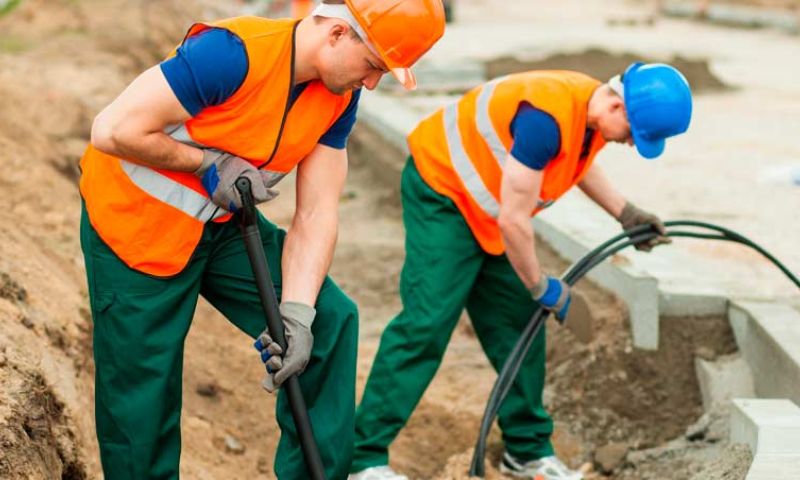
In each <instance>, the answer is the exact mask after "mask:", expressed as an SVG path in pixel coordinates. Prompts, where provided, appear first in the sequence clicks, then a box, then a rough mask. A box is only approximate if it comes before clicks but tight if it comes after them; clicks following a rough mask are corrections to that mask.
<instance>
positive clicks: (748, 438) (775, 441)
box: [731, 399, 800, 478]
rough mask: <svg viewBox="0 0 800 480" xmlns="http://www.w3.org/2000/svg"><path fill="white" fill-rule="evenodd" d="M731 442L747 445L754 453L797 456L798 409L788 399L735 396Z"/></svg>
mask: <svg viewBox="0 0 800 480" xmlns="http://www.w3.org/2000/svg"><path fill="white" fill-rule="evenodd" d="M731 442H733V443H743V444H745V445H747V446H749V447H750V451H752V452H753V454H754V455H756V456H757V455H759V454H781V455H800V408H798V407H797V405H795V404H794V403H792V402H791V401H790V400H788V399H780V400H773V399H736V400H734V401H733V409H732V411H731ZM778 478H782V477H778ZM785 478H791V477H785Z"/></svg>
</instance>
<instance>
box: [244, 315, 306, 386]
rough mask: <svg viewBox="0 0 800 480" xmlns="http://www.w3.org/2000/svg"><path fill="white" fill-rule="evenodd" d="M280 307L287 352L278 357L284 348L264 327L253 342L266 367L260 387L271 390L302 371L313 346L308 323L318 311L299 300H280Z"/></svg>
mask: <svg viewBox="0 0 800 480" xmlns="http://www.w3.org/2000/svg"><path fill="white" fill-rule="evenodd" d="M280 310H281V319H282V320H283V326H284V329H285V331H286V343H287V348H286V355H284V356H283V357H282V358H281V354H282V353H283V349H282V348H281V347H280V345H278V344H277V343H276V342H274V341H273V340H272V337H270V335H269V331H268V330H264V332H263V333H262V334H261V335H259V337H258V339H257V340H256V343H255V344H254V345H253V346H254V347H255V348H256V349H257V350H259V351H260V352H261V361H263V362H264V365H266V367H267V376H266V378H265V379H264V382H263V383H262V386H263V387H264V388H265V389H266V390H267V391H268V392H270V393H272V392H274V391H275V390H277V389H278V388H280V386H281V385H282V384H283V382H285V381H286V379H287V378H289V377H291V376H292V375H299V374H301V373H303V371H304V370H305V368H306V365H307V364H308V359H309V358H310V357H311V348H312V347H313V346H314V335H312V333H311V324H312V323H314V316H315V315H316V314H317V311H316V310H314V308H313V307H310V306H308V305H306V304H304V303H300V302H283V303H281V306H280Z"/></svg>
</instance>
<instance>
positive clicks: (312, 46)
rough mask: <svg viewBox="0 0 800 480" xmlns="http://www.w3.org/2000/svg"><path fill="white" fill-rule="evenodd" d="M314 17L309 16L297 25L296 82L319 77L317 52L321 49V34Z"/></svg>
mask: <svg viewBox="0 0 800 480" xmlns="http://www.w3.org/2000/svg"><path fill="white" fill-rule="evenodd" d="M315 27H316V24H315V22H314V18H313V17H311V16H308V17H306V18H304V19H302V20H301V21H300V23H299V24H298V25H297V31H296V32H295V39H294V84H295V85H297V84H300V83H304V82H308V81H310V80H316V79H318V78H319V70H317V66H316V60H317V55H316V53H317V52H318V51H319V47H320V45H319V42H320V39H319V38H318V37H319V34H318V32H317V30H318V29H316V28H315Z"/></svg>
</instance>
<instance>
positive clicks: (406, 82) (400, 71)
mask: <svg viewBox="0 0 800 480" xmlns="http://www.w3.org/2000/svg"><path fill="white" fill-rule="evenodd" d="M389 71H390V72H392V76H394V78H395V79H396V80H397V81H398V82H399V83H400V85H402V86H403V88H405V89H406V90H415V89H416V88H417V77H416V76H414V72H412V71H411V69H410V68H403V67H398V68H392V69H390V70H389Z"/></svg>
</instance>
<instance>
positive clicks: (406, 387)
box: [350, 159, 553, 472]
mask: <svg viewBox="0 0 800 480" xmlns="http://www.w3.org/2000/svg"><path fill="white" fill-rule="evenodd" d="M401 194H402V202H403V222H404V224H405V228H406V260H405V265H404V266H403V272H402V274H401V278H400V298H401V300H402V302H403V310H402V311H401V312H400V314H399V315H397V316H396V317H395V318H394V319H393V320H392V321H391V322H390V323H389V325H388V326H387V327H386V330H384V332H383V335H382V337H381V343H380V347H379V349H378V353H377V355H376V357H375V361H374V363H373V364H372V370H371V371H370V374H369V378H368V379H367V386H366V389H365V390H364V395H363V398H362V400H361V404H360V405H359V406H358V409H357V410H356V449H355V453H354V456H353V465H352V466H351V467H350V470H351V471H352V472H357V471H360V470H363V469H365V468H368V467H372V466H377V465H386V464H388V460H389V455H388V447H389V444H390V443H391V442H392V441H393V440H394V438H395V437H396V436H397V434H398V432H399V431H400V429H401V428H402V427H403V426H404V425H405V423H406V421H407V420H408V418H409V417H410V416H411V413H412V412H413V410H414V408H415V407H416V405H417V403H418V402H419V400H420V398H421V397H422V394H423V393H424V392H425V389H426V388H427V387H428V384H429V383H430V381H431V379H432V378H433V376H434V374H435V373H436V370H437V369H438V367H439V364H440V363H441V360H442V356H443V355H444V351H445V348H446V347H447V343H448V341H449V340H450V336H451V334H452V333H453V329H454V328H455V326H456V324H457V323H458V319H459V317H460V316H461V312H462V311H463V310H464V308H465V307H466V309H467V312H468V313H469V317H470V319H471V321H472V325H473V326H474V328H475V333H476V335H477V337H478V339H479V340H480V343H481V346H482V347H483V350H484V352H486V355H487V356H488V358H489V361H490V362H491V364H492V366H493V367H494V368H495V370H499V369H500V368H502V366H503V363H504V362H505V360H506V357H507V355H508V354H509V352H510V351H511V349H512V347H513V346H514V343H515V342H516V341H517V339H518V338H519V335H520V333H521V332H522V329H523V328H524V326H525V325H526V324H527V323H528V321H529V320H530V318H531V316H532V315H533V313H534V311H535V310H536V308H537V307H538V305H537V304H536V302H535V301H533V300H532V298H531V294H530V292H528V290H527V289H526V288H525V286H524V285H523V284H522V282H521V281H520V280H519V277H517V275H516V273H515V272H514V270H513V268H512V267H511V264H510V263H509V261H508V259H507V258H506V257H505V256H495V255H489V254H487V253H485V252H484V251H483V250H482V249H481V247H480V246H479V245H478V243H477V241H476V240H475V238H474V236H473V235H472V232H471V231H470V229H469V227H468V226H467V224H466V222H465V220H464V218H463V217H462V216H461V214H460V212H459V211H458V209H457V208H456V206H455V204H453V202H452V201H451V200H450V199H448V198H446V197H444V196H442V195H439V194H438V193H436V192H434V191H433V190H432V189H431V188H430V187H429V186H428V185H427V184H426V183H425V182H424V181H423V180H422V178H421V177H420V175H419V172H418V171H417V169H416V167H415V166H414V163H413V159H410V160H409V162H408V164H407V165H406V167H405V169H404V171H403V177H402V182H401ZM544 374H545V337H544V335H543V334H540V335H538V337H537V339H536V340H535V341H534V343H533V345H532V348H531V349H530V350H529V352H528V355H527V356H526V358H525V360H524V363H523V365H522V368H521V370H520V373H519V375H518V377H517V379H516V381H515V382H514V385H513V387H512V388H511V391H510V393H509V394H508V397H507V398H506V400H505V402H504V403H503V404H502V406H501V408H500V411H499V414H498V417H499V424H500V428H501V430H502V432H503V440H504V442H505V446H506V449H507V451H508V452H509V453H511V454H512V455H514V456H515V457H517V458H520V459H524V460H529V459H536V458H540V457H543V456H548V455H552V453H553V449H552V446H551V444H550V436H551V434H552V429H553V426H552V420H551V419H550V417H549V416H548V414H547V412H546V411H545V410H544V408H543V406H542V389H543V387H544ZM475 433H476V434H477V432H475Z"/></svg>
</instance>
